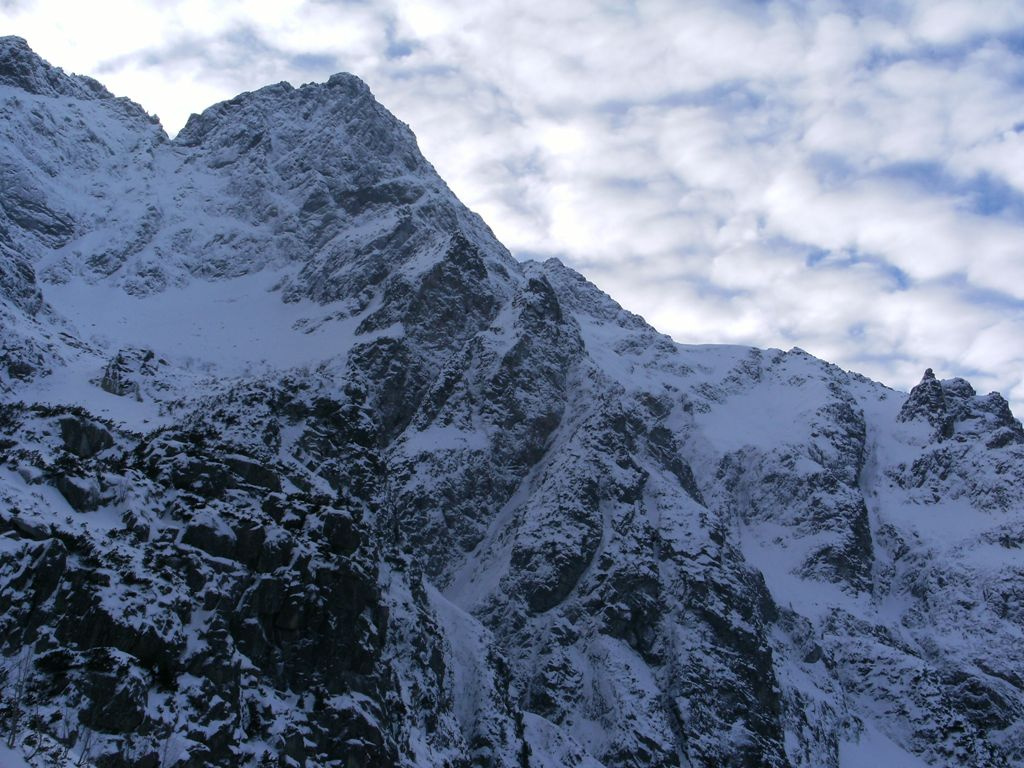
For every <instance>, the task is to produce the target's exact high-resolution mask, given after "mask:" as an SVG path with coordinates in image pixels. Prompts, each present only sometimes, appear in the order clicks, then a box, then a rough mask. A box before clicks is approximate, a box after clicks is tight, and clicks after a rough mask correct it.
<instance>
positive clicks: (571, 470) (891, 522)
mask: <svg viewBox="0 0 1024 768" xmlns="http://www.w3.org/2000/svg"><path fill="white" fill-rule="evenodd" d="M0 175H2V180H3V184H2V185H0V323H2V325H0V345H2V348H0V392H2V397H3V405H2V410H0V452H2V453H0V460H2V464H0V501H2V504H0V624H2V627H3V631H2V632H0V642H2V647H0V651H2V653H3V658H4V665H5V666H4V668H5V670H6V677H5V678H4V683H3V685H4V687H3V705H4V710H3V713H2V714H3V721H2V723H0V727H2V728H4V729H5V730H9V731H11V732H12V733H14V734H15V735H14V737H13V741H12V743H14V742H16V743H17V748H18V749H20V750H22V751H23V752H24V753H25V754H28V753H31V752H32V751H33V750H36V754H35V756H34V757H32V760H33V761H35V763H37V764H44V761H45V760H50V761H51V763H56V762H57V761H59V759H60V758H61V755H62V753H63V754H67V753H68V750H69V749H70V750H71V753H72V754H74V755H82V756H84V760H85V761H89V762H92V763H95V764H96V765H98V766H128V765H149V766H170V765H181V766H185V765H192V766H199V765H223V766H230V765H266V764H281V765H308V766H313V765H325V766H326V765H339V766H342V765H344V766H390V765H407V766H428V765H429V766H435V765H436V766H441V765H446V766H588V768H593V767H594V766H601V765H603V766H608V768H611V767H612V766H630V767H632V768H641V767H643V768H648V767H653V766H709V767H710V766H765V765H768V766H858V765H862V764H864V763H865V762H866V761H867V760H872V761H874V762H876V763H877V762H879V761H881V763H882V764H899V765H948V764H957V765H977V766H998V765H1007V766H1009V765H1014V764H1018V763H1020V762H1021V761H1024V732H1022V728H1021V725H1020V724H1021V723H1022V722H1024V680H1022V679H1021V676H1020V669H1022V668H1024V658H1022V657H1021V655H1022V651H1021V644H1020V642H1019V638H1020V636H1021V632H1022V630H1024V607H1022V606H1024V603H1022V601H1024V566H1022V561H1021V560H1020V551H1021V548H1022V547H1024V430H1022V428H1021V425H1020V422H1019V421H1017V420H1016V419H1014V417H1013V416H1012V414H1011V413H1010V411H1009V409H1008V407H1007V405H1006V402H1005V401H1004V400H1003V399H1002V398H1001V397H999V396H998V395H996V394H992V395H988V396H984V397H979V396H978V395H977V394H976V393H975V392H974V390H973V389H972V388H971V387H970V385H969V384H967V382H964V381H962V380H959V379H954V380H948V381H940V380H938V379H936V378H935V377H934V375H933V374H932V373H931V372H930V371H929V372H928V373H926V375H925V377H924V379H923V380H922V382H921V384H920V385H919V386H918V387H916V388H915V389H914V390H913V391H912V392H911V393H910V394H909V395H907V394H904V393H899V392H895V391H892V390H889V389H887V388H885V387H884V386H882V385H880V384H876V383H874V382H871V381H868V380H866V379H864V378H862V377H859V376H857V375H855V374H851V373H847V372H845V371H842V370H840V369H838V368H836V367H835V366H832V365H829V364H827V363H824V362H822V361H819V360H816V359H815V358H813V357H811V356H809V355H807V354H805V353H803V352H802V351H800V350H791V351H789V352H782V351H779V350H756V349H750V348H740V347H721V346H708V347H692V346H691V347H686V346H680V345H677V344H675V343H674V342H672V341H671V340H670V339H668V338H667V337H665V336H662V335H660V334H658V333H657V332H656V331H654V330H653V329H652V328H650V327H649V326H648V325H647V324H646V323H645V322H644V321H643V320H642V319H641V318H639V317H636V316H635V315H631V314H629V313H627V312H625V311H623V310H622V309H621V308H620V307H619V306H618V305H616V304H615V303H614V301H612V300H611V299H610V298H609V297H607V296H606V295H604V294H602V293H601V292H600V291H599V290H597V289H596V288H595V287H594V286H592V285H590V284H589V283H587V282H586V281H585V280H584V279H583V278H582V277H580V276H579V275H578V274H576V273H575V272H573V271H572V270H570V269H568V268H566V267H565V266H563V265H562V264H560V263H558V262H557V261H554V260H552V261H549V262H545V263H543V264H541V263H533V262H527V263H519V262H516V261H515V260H514V259H512V258H511V257H510V255H509V254H508V252H507V251H506V250H505V249H504V248H503V247H502V246H501V245H500V243H498V242H497V241H496V240H495V239H494V237H493V235H492V234H491V233H490V231H489V230H488V229H487V227H486V226H485V225H484V224H483V222H482V221H481V220H480V219H479V218H478V217H477V216H475V215H474V214H473V213H471V212H470V211H468V210H467V209H466V208H465V207H464V206H462V205H461V204H460V203H459V202H458V200H457V199H456V198H455V197H454V196H453V195H452V193H451V192H450V191H449V190H448V189H447V187H446V186H445V184H444V183H443V181H442V180H441V179H440V178H439V177H438V176H437V174H436V173H435V172H434V170H433V168H431V166H430V165H429V164H428V163H427V162H426V161H425V160H424V159H423V158H422V156H421V155H420V153H419V151H418V150H417V148H416V144H415V139H414V137H413V136H412V134H411V132H410V131H409V130H408V128H407V127H406V126H404V125H403V124H402V123H400V122H399V121H398V120H396V119H395V118H394V117H393V116H391V115H390V114H389V113H388V112H387V111H386V110H385V109H384V108H383V107H381V106H380V105H379V104H377V103H376V101H374V99H373V97H372V95H371V94H370V92H369V90H368V89H367V88H366V86H365V85H364V84H363V83H361V82H360V81H359V80H358V79H356V78H354V77H352V76H349V75H338V76H335V77H333V78H331V80H330V81H328V82H327V83H324V84H314V85H305V86H302V87H301V88H293V87H291V86H289V85H287V84H279V85H274V86H268V87H267V88H263V89H261V90H259V91H256V92H254V93H248V94H242V95H241V96H239V97H237V98H235V99H233V100H231V101H229V102H225V103H223V104H219V105H216V106H214V107H211V108H210V109H209V110H207V111H206V112H204V113H203V114H202V115H198V116H194V117H193V118H192V119H191V120H190V121H189V123H188V125H187V126H186V128H185V129H184V130H183V131H182V133H181V134H180V135H179V136H178V137H177V138H176V139H174V140H173V141H171V140H169V139H168V138H167V137H166V136H165V135H164V133H163V132H162V130H161V129H160V127H159V125H158V124H156V123H155V122H154V121H152V120H151V119H150V118H149V117H148V116H147V115H145V113H144V112H143V111H142V110H141V109H140V108H138V107H137V106H136V105H134V104H131V103H130V102H127V101H125V100H123V99H116V98H114V97H112V96H111V95H110V94H109V93H108V92H106V91H105V90H104V89H103V88H102V87H101V86H99V85H98V84H97V83H95V82H94V81H91V80H89V79H87V78H80V77H73V76H68V75H65V74H64V73H63V72H61V71H60V70H58V69H55V68H53V67H51V66H50V65H49V64H47V63H45V62H43V61H41V60H40V59H39V58H38V57H37V56H35V54H33V53H32V52H31V50H30V49H29V48H28V46H27V45H26V44H25V43H24V41H21V40H18V39H17V38H0ZM76 759H77V758H76Z"/></svg>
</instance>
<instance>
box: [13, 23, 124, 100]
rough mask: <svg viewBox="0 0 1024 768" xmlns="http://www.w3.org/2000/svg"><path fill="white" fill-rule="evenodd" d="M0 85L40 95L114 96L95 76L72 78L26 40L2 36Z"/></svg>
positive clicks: (94, 97)
mask: <svg viewBox="0 0 1024 768" xmlns="http://www.w3.org/2000/svg"><path fill="white" fill-rule="evenodd" d="M0 84H3V85H9V86H12V87H14V88H19V89H21V90H23V91H26V92H28V93H32V94H35V95H37V96H70V97H72V98H76V99H112V98H114V96H113V94H111V93H110V91H108V90H107V89H106V88H104V87H103V86H102V85H101V84H100V83H99V82H97V81H96V80H93V79H92V78H91V77H85V76H83V75H68V74H65V73H64V70H62V69H60V68H59V67H54V66H52V65H51V64H49V63H48V62H46V61H45V60H43V59H42V58H41V57H40V56H39V55H38V54H37V53H36V52H35V51H33V50H32V49H31V48H30V47H29V44H28V42H26V41H25V39H24V38H22V37H16V36H14V35H8V36H6V37H0Z"/></svg>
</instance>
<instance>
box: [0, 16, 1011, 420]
mask: <svg viewBox="0 0 1024 768" xmlns="http://www.w3.org/2000/svg"><path fill="white" fill-rule="evenodd" d="M0 34H19V35H22V36H23V37H25V38H27V39H28V41H29V43H30V44H31V45H32V46H33V47H34V48H35V49H36V50H37V51H38V52H39V53H40V54H41V55H43V56H44V57H45V58H47V59H49V60H50V61H51V62H53V63H55V64H58V65H60V66H63V67H64V68H65V69H67V70H70V71H75V72H81V73H86V74H91V75H93V76H94V77H97V78H98V79H100V80H101V81H102V82H104V83H105V84H106V85H107V86H108V87H109V88H110V89H111V90H113V91H114V92H115V93H117V94H119V95H126V96H129V97H130V98H132V99H134V100H135V101H138V102H139V103H141V104H142V105H143V106H144V107H145V108H146V109H147V110H149V111H150V112H155V113H157V114H158V115H159V116H160V118H161V120H162V121H163V124H164V126H165V127H166V128H167V130H168V132H169V133H171V134H172V135H173V134H174V133H175V132H176V131H177V130H178V129H179V128H180V127H181V126H182V125H183V124H184V122H185V120H186V119H187V117H188V115H189V113H191V112H195V111H200V110H202V109H203V108H205V107H206V106H208V105H209V104H211V103H213V102H215V101H219V100H222V99H225V98H230V97H231V96H233V95H235V94H236V93H238V92H240V91H243V90H252V89H254V88H258V87H260V86H261V85H265V84H267V83H271V82H277V81H280V80H289V81H291V82H292V83H294V84H299V83H302V82H307V81H310V80H323V79H325V78H326V77H327V76H328V75H330V74H331V73H333V72H336V71H343V70H344V71H349V72H353V73H355V74H357V75H359V76H360V77H361V78H363V79H364V80H365V81H366V82H367V83H369V85H370V87H371V88H372V89H373V91H374V93H375V94H376V96H377V98H378V99H379V100H380V101H382V102H383V103H384V104H385V106H387V107H388V108H389V109H391V111H392V112H394V113H395V114H397V115H398V116H399V117H400V118H402V119H403V120H404V121H406V122H407V123H409V124H410V125H411V126H412V128H413V130H414V131H415V132H416V134H417V136H418V138H419V141H420V146H421V148H422V149H423V151H424V153H425V154H426V156H427V157H428V159H430V160H431V161H432V162H433V163H434V165H435V166H436V167H437V168H438V170H439V171H440V173H441V175H442V176H443V177H444V178H445V179H446V180H447V181H448V183H449V184H450V185H451V187H452V188H453V189H454V190H455V192H456V193H457V194H458V195H459V196H460V197H461V198H462V199H463V200H464V201H465V202H466V203H467V204H468V205H469V206H470V207H472V208H473V209H475V210H477V211H478V212H480V213H481V214H482V215H483V216H484V218H485V219H486V220H487V221H488V222H489V223H490V224H491V226H492V227H493V228H494V230H495V232H496V233H497V235H498V236H499V238H500V239H501V240H502V241H503V242H504V243H505V244H506V245H508V246H509V248H510V249H511V250H512V251H513V253H515V254H516V255H517V256H519V257H522V258H528V257H533V258H537V257H547V256H552V255H553V256H558V257H560V258H562V259H563V260H564V261H566V262H567V263H568V264H570V265H571V266H573V267H575V268H577V269H579V270H580V271H582V272H583V273H584V274H586V275H587V276H588V277H589V278H590V279H592V280H593V281H595V282H596V283H597V284H598V285H599V286H601V288H603V289H604V290H606V291H607V292H608V293H610V294H611V295H612V296H613V297H615V298H616V299H618V300H619V301H620V302H621V303H622V304H624V305H625V306H626V307H627V308H629V309H632V310H634V311H636V312H639V313H640V314H642V315H644V316H645V317H646V318H647V319H648V320H650V321H651V322H652V323H653V324H654V325H655V326H657V327H658V328H659V329H660V330H663V331H665V332H667V333H670V334H672V335H673V336H674V337H675V338H676V339H677V340H679V341H682V342H694V343H704V342H728V343H744V344H755V345H758V346H775V347H781V348H783V349H788V348H790V347H792V346H799V347H802V348H804V349H806V350H808V351H809V352H812V353H813V354H815V355H818V356H819V357H823V358H826V359H829V360H832V361H835V362H837V363H839V364H840V365H842V366H844V367H846V368H851V369H853V370H857V371H860V372H862V373H865V374H868V375H870V376H872V377H873V378H877V379H880V380H881V381H884V382H885V383H887V384H890V385H892V386H896V387H899V388H909V387H910V386H911V385H913V384H914V383H916V382H917V380H918V379H920V377H921V374H922V371H923V370H924V368H926V367H933V368H935V370H936V373H937V374H938V375H939V376H952V375H963V376H967V377H968V378H970V379H971V381H972V382H973V383H974V385H975V387H976V388H977V389H978V390H980V391H982V392H987V391H989V390H992V389H998V390H1001V391H1002V392H1003V393H1004V394H1005V395H1007V396H1008V397H1009V398H1010V399H1011V400H1012V401H1013V404H1014V406H1015V410H1016V412H1017V413H1018V415H1024V413H1022V412H1024V2H1021V1H1020V0H995V1H988V0H920V1H918V2H893V1H890V2H880V1H879V2H874V1H873V0H864V1H863V2H850V3H840V2H813V1H811V2H773V1H761V2H741V1H739V0H736V1H730V0H719V1H718V2H710V1H709V2H703V1H701V0H693V1H688V0H676V1H675V2H658V1H657V0H652V1H651V2H647V1H646V0H635V1H634V2H625V1H624V2H613V1H612V0H606V1H605V2H601V1H600V0H592V1H591V2H581V1H580V0H559V1H558V2H552V1H551V0H542V1H540V2H535V1H534V0H518V1H515V2H513V1H512V0H451V1H449V2H444V1H442V0H364V1H359V0H348V1H347V2H345V1H331V0H307V1H306V2H284V1H283V0H278V2H262V1H257V0H249V1H246V0H221V2H217V3H209V2H199V1H197V0H196V1H193V0H177V1H174V0H161V1H160V2H141V1H140V0H128V1H124V2H122V1H120V0H105V2H103V3H101V4H96V3H82V2H78V1H77V0H75V1H66V2H58V1H56V0H38V1H33V0H0Z"/></svg>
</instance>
